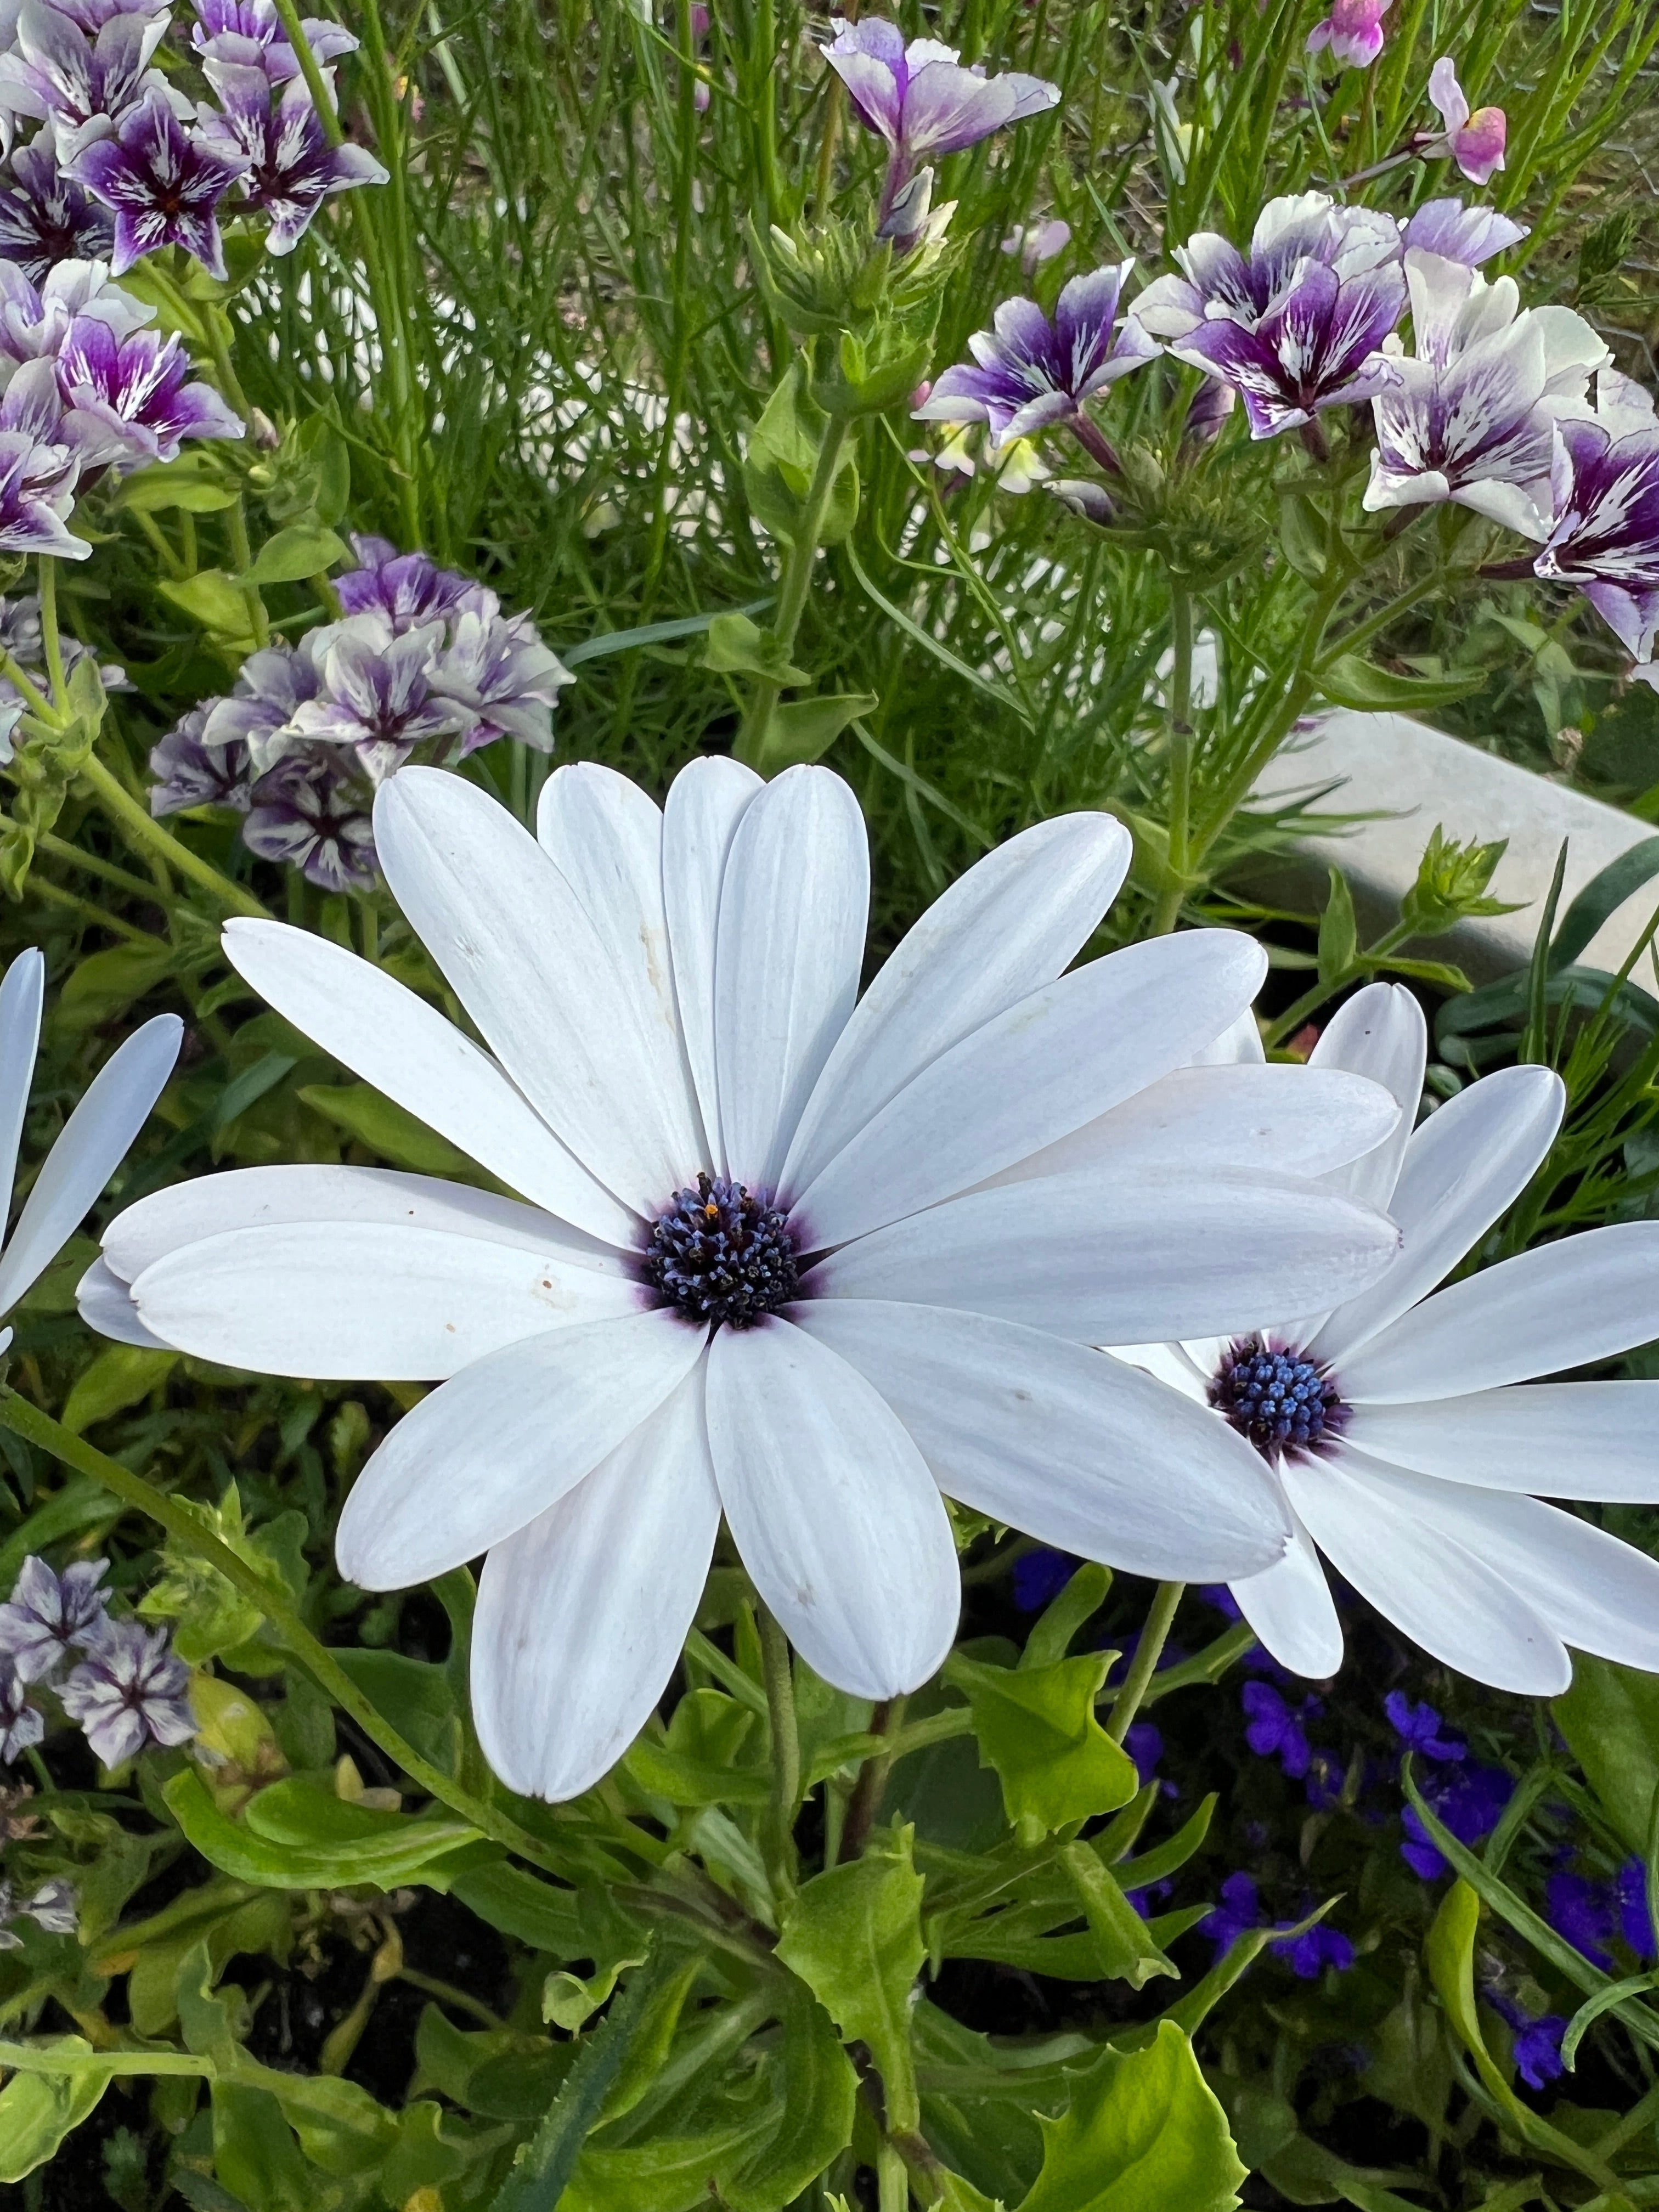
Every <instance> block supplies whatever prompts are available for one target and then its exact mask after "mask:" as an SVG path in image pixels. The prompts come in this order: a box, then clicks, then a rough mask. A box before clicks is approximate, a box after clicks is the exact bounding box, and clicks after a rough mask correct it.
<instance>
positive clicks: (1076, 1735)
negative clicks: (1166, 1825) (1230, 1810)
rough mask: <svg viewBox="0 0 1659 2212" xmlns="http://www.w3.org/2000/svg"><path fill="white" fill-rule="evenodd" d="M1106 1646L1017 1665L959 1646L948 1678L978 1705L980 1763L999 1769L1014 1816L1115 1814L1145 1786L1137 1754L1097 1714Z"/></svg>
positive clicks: (1048, 1822) (1057, 1822) (1053, 1819)
mask: <svg viewBox="0 0 1659 2212" xmlns="http://www.w3.org/2000/svg"><path fill="white" fill-rule="evenodd" d="M1108 1664H1109V1661H1108V1659H1107V1657H1106V1655H1105V1654H1104V1653H1103V1652H1089V1653H1085V1654H1084V1655H1082V1656H1079V1657H1078V1658H1075V1659H1061V1660H1060V1661H1058V1662H1056V1663H1055V1664H1054V1665H1053V1666H1050V1667H1030V1668H1021V1669H1019V1670H1018V1671H1016V1670H1014V1669H1012V1668H1006V1667H988V1666H987V1665H985V1664H984V1663H983V1662H981V1661H980V1660H976V1659H968V1658H965V1657H963V1655H962V1654H961V1653H959V1652H958V1653H957V1655H956V1656H954V1657H953V1658H952V1659H951V1660H950V1662H948V1664H947V1666H946V1668H945V1680H947V1681H949V1682H950V1683H951V1685H952V1686H954V1687H955V1688H957V1689H958V1690H960V1691H962V1692H963V1695H964V1696H965V1697H966V1698H967V1699H968V1702H969V1705H970V1706H971V1707H972V1708H973V1714H974V1734H975V1736H976V1737H977V1738H978V1740H979V1750H980V1763H981V1765H984V1766H992V1767H994V1768H995V1769H996V1773H997V1778H998V1780H999V1781H1000V1783H1001V1784H1002V1802H1003V1806H1004V1808H1005V1810H1006V1813H1007V1815H1008V1818H1009V1820H1010V1821H1013V1822H1017V1821H1018V1820H1022V1819H1032V1820H1037V1821H1038V1822H1040V1823H1041V1825H1042V1826H1043V1827H1044V1828H1062V1827H1064V1826H1066V1825H1067V1823H1068V1822H1070V1821H1073V1820H1088V1819H1090V1818H1091V1817H1092V1815H1094V1814H1097V1813H1115V1811H1116V1810H1117V1808H1118V1807H1119V1806H1120V1805H1127V1803H1128V1802H1129V1800H1130V1799H1131V1798H1132V1797H1133V1796H1134V1795H1135V1793H1136V1791H1137V1790H1139V1787H1140V1783H1139V1777H1138V1776H1137V1774H1136V1772H1135V1770H1134V1764H1133V1760H1132V1759H1130V1757H1129V1755H1128V1753H1127V1752H1126V1751H1124V1749H1123V1748H1122V1747H1121V1745H1119V1744H1115V1743H1114V1742H1113V1741H1112V1740H1111V1738H1110V1737H1109V1735H1107V1733H1106V1731H1105V1729H1103V1728H1102V1727H1101V1725H1100V1723H1099V1722H1098V1721H1097V1719H1096V1718H1095V1698H1096V1695H1097V1692H1098V1691H1099V1689H1100V1686H1101V1684H1102V1682H1103V1681H1104V1680H1105V1678H1106V1669H1107V1666H1108Z"/></svg>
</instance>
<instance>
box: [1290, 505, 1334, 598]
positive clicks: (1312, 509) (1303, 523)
mask: <svg viewBox="0 0 1659 2212" xmlns="http://www.w3.org/2000/svg"><path fill="white" fill-rule="evenodd" d="M1327 544H1328V532H1327V529H1326V526H1325V518H1324V516H1323V515H1322V513H1320V511H1319V509H1318V507H1316V505H1315V504H1314V502H1313V501H1312V500H1311V499H1310V498H1309V497H1308V495H1307V494H1306V493H1305V492H1300V491H1295V490H1291V489H1285V490H1281V492H1280V493H1279V545H1280V547H1281V549H1282V550H1283V552H1284V555H1285V559H1286V560H1287V561H1288V562H1290V564H1291V568H1294V569H1295V571H1296V573H1297V575H1298V576H1305V577H1306V578H1307V580H1308V581H1309V582H1310V583H1313V584H1316V583H1317V582H1318V581H1319V580H1320V579H1321V577H1322V576H1323V574H1324V573H1325V559H1326V548H1327Z"/></svg>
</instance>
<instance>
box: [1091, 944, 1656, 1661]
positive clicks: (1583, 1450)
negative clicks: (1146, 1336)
mask: <svg viewBox="0 0 1659 2212" xmlns="http://www.w3.org/2000/svg"><path fill="white" fill-rule="evenodd" d="M1244 1048H1245V1049H1248V1046H1246V1047H1244ZM1425 1050H1426V1036H1425V1027H1424V1021H1423V1015H1422V1011H1421V1009H1420V1008H1419V1006H1418V1003H1417V1001H1416V1000H1415V999H1414V998H1413V996H1412V994H1411V993H1410V992H1409V991H1407V990H1405V989H1403V988H1402V987H1401V986H1400V985H1398V984H1390V983H1374V984H1372V985H1370V986H1369V987H1367V988H1366V989H1365V990H1364V991H1361V992H1359V993H1358V994H1357V995H1356V996H1355V997H1354V998H1352V999H1351V1000H1349V1001H1348V1002H1347V1004H1346V1006H1343V1007H1342V1008H1341V1010H1340V1012H1339V1013H1338V1014H1337V1015H1336V1016H1335V1017H1334V1019H1333V1020H1332V1021H1331V1023H1330V1024H1329V1025H1328V1027H1327V1029H1326V1030H1325V1033H1324V1035H1323V1036H1322V1037H1321V1039H1320V1041H1319V1042H1318V1044H1317V1045H1316V1047H1315V1049H1314V1053H1313V1056H1312V1064H1313V1065H1314V1066H1318V1067H1322V1068H1327V1069H1331V1068H1348V1069H1352V1070H1358V1071H1362V1072H1363V1073H1365V1074H1368V1075H1370V1076H1372V1077H1374V1078H1375V1079H1376V1080H1378V1081H1379V1082H1382V1083H1385V1084H1386V1085H1388V1086H1389V1089H1390V1090H1391V1091H1393V1092H1394V1094H1395V1097H1396V1098H1398V1099H1399V1101H1400V1102H1401V1105H1402V1107H1404V1109H1406V1110H1405V1112H1404V1114H1403V1115H1402V1117H1401V1121H1400V1124H1399V1126H1398V1128H1397V1130H1396V1132H1395V1135H1394V1136H1393V1137H1392V1138H1391V1139H1389V1142H1387V1143H1386V1144H1384V1145H1383V1146H1380V1147H1379V1149H1378V1150H1377V1151H1376V1152H1374V1153H1372V1154H1370V1157H1369V1158H1364V1159H1361V1160H1358V1161H1356V1162H1355V1163H1354V1164H1352V1166H1350V1167H1347V1168H1345V1169H1342V1170H1338V1171H1336V1172H1335V1173H1334V1174H1333V1175H1331V1176H1328V1178H1327V1180H1328V1182H1329V1183H1330V1184H1331V1185H1332V1187H1333V1188H1340V1189H1342V1190H1344V1191H1346V1193H1347V1194H1348V1195H1349V1196H1351V1197H1354V1198H1358V1199H1361V1200H1367V1201H1369V1202H1370V1204H1372V1205H1375V1206H1386V1207H1388V1209H1389V1212H1390V1213H1391V1214H1392V1216H1393V1217H1394V1218H1395V1220H1396V1221H1397V1222H1398V1223H1399V1225H1400V1228H1401V1238H1402V1242H1401V1250H1400V1254H1399V1256H1398V1257H1397V1258H1396V1259H1395V1261H1394V1262H1393V1263H1392V1265H1391V1266H1390V1267H1389V1268H1388V1270H1387V1272H1386V1273H1384V1274H1383V1276H1382V1277H1381V1278H1380V1279H1378V1280H1377V1281H1376V1282H1374V1283H1372V1284H1371V1285H1370V1286H1369V1287H1368V1288H1367V1289H1365V1290H1364V1291H1361V1292H1359V1294H1358V1296H1357V1297H1352V1298H1350V1299H1348V1300H1346V1302H1344V1303H1343V1304H1340V1305H1338V1306H1336V1307H1335V1308H1334V1309H1332V1310H1328V1311H1325V1312H1323V1313H1316V1314H1315V1315H1314V1316H1312V1317H1311V1318H1310V1319H1307V1320H1304V1321H1303V1322H1298V1323H1294V1324H1291V1326H1289V1327H1279V1328H1256V1329H1253V1330H1251V1331H1249V1332H1247V1333H1245V1334H1243V1335H1241V1336H1238V1337H1237V1338H1234V1339H1231V1340H1211V1341H1209V1342H1206V1343H1188V1344H1186V1345H1176V1346H1130V1347H1126V1348H1124V1349H1123V1350H1122V1352H1121V1354H1120V1356H1121V1357H1123V1358H1130V1359H1133V1360H1134V1361H1135V1362H1136V1363H1137V1364H1139V1365H1141V1366H1144V1367H1146V1368H1149V1369H1151V1370H1152V1371H1153V1372H1154V1373H1156V1374H1158V1375H1161V1376H1164V1378H1165V1379H1166V1380H1167V1381H1168V1382H1170V1383H1174V1384H1175V1385H1176V1388H1177V1389H1181V1390H1182V1391H1183V1392H1184V1393H1186V1394H1187V1395H1188V1396H1189V1397H1190V1398H1193V1399H1195V1400H1198V1401H1204V1402H1207V1403H1208V1404H1210V1405H1211V1406H1212V1407H1214V1408H1215V1411H1216V1413H1217V1414H1218V1415H1219V1416H1221V1417H1222V1419H1218V1423H1217V1425H1218V1426H1220V1425H1223V1424H1224V1421H1225V1423H1226V1424H1231V1425H1232V1426H1234V1428H1235V1429H1236V1430H1237V1432H1238V1433H1240V1434H1242V1435H1243V1436H1245V1437H1249V1439H1250V1440H1251V1441H1252V1442H1253V1443H1255V1446H1256V1448H1257V1449H1258V1450H1259V1451H1260V1453H1261V1455H1262V1457H1263V1462H1264V1464H1266V1463H1271V1464H1272V1465H1273V1468H1275V1469H1276V1471H1277V1473H1278V1474H1279V1480H1281V1481H1282V1483H1283V1484H1284V1486H1285V1496H1286V1498H1287V1500H1288V1502H1289V1504H1290V1506H1291V1511H1292V1515H1293V1516H1294V1519H1295V1522H1296V1530H1295V1534H1294V1536H1293V1538H1292V1541H1291V1545H1290V1547H1289V1549H1288V1550H1287V1551H1286V1553H1285V1556H1284V1557H1283V1559H1280V1560H1279V1561H1278V1562H1277V1563H1276V1564H1275V1565H1273V1566H1271V1567H1269V1568H1267V1570H1266V1571H1263V1572H1261V1573H1259V1574H1255V1575H1252V1576H1249V1577H1245V1578H1243V1579H1235V1580H1234V1581H1233V1583H1232V1589H1233V1595H1234V1596H1235V1597H1236V1598H1237V1601H1238V1603H1239V1605H1240V1607H1241V1608H1242V1609H1243V1613H1244V1615H1245V1618H1246V1619H1247V1620H1249V1623H1250V1626H1252V1627H1253V1628H1254V1629H1255V1632H1256V1633H1257V1635H1258V1636H1259V1637H1260V1638H1261V1641H1262V1643H1263V1644H1266V1646H1267V1649H1268V1650H1269V1651H1271V1652H1272V1653H1273V1656H1274V1657H1275V1658H1276V1659H1278V1660H1279V1661H1280V1662H1281V1663H1282V1664H1284V1665H1285V1666H1286V1667H1289V1668H1293V1669H1294V1670H1295V1671H1296V1672H1297V1674H1310V1675H1316V1676H1322V1675H1328V1674H1334V1673H1335V1671H1336V1669H1337V1668H1338V1667H1339V1666H1340V1663H1341V1660H1342V1628H1341V1624H1340V1621H1339V1620H1338V1618H1337V1613H1336V1607H1335V1606H1334V1603H1333V1601H1332V1598H1331V1594H1330V1589H1329V1587H1328V1583H1327V1582H1326V1579H1325V1575H1324V1571H1323V1569H1322V1566H1321V1564H1320V1556H1319V1555H1320V1553H1323V1554H1324V1555H1325V1557H1326V1559H1328V1560H1329V1561H1330V1563H1331V1565H1333V1566H1334V1567H1335V1568H1336V1569H1337V1571H1339V1573H1340V1574H1342V1575H1343V1576H1345V1577H1346V1579H1347V1580H1348V1581H1349V1582H1350V1583H1352V1585H1353V1587H1354V1589H1357V1590H1358V1591H1359V1592H1360V1593H1361V1595H1363V1596H1364V1597H1366V1598H1368V1599H1369V1600H1370V1602H1371V1603H1372V1604H1373V1605H1374V1606H1376V1608H1377V1609H1378V1611H1379V1612H1381V1613H1386V1614H1387V1615H1388V1617H1389V1620H1392V1621H1394V1622H1395V1625H1396V1626H1398V1627H1400V1628H1401V1629H1403V1630H1404V1632H1405V1633H1406V1634H1407V1636H1409V1637H1410V1638H1412V1639H1413V1642H1414V1643H1417V1644H1421V1645H1422V1646H1423V1648H1424V1649H1425V1650H1426V1651H1429V1652H1431V1653H1432V1654H1433V1656H1435V1657H1436V1658H1437V1659H1441V1660H1443V1661H1444V1662H1446V1664H1447V1665H1448V1666H1451V1667H1455V1668H1457V1669H1458V1670H1459V1672H1460V1673H1462V1674H1468V1675H1470V1676H1472V1677H1473V1678H1474V1680H1476V1681H1480V1682H1489V1683H1491V1684H1492V1685H1493V1686H1494V1687H1496V1688H1498V1689H1504V1690H1517V1691H1521V1692H1526V1693H1528V1694H1531V1695H1535V1696H1540V1697H1551V1696H1554V1695H1555V1694H1557V1693H1558V1692H1560V1691H1562V1690H1564V1689H1565V1687H1566V1686H1567V1684H1568V1682H1569V1681H1570V1680H1571V1674H1572V1668H1571V1661H1570V1659H1569V1657H1568V1656H1567V1649H1566V1647H1567V1646H1569V1645H1573V1646H1576V1647H1577V1649H1578V1650H1583V1651H1592V1652H1595V1653H1598V1654H1600V1655H1601V1656H1602V1657H1604V1658H1608V1659H1616V1660H1620V1661H1622V1662H1625V1663H1626V1665H1629V1666H1633V1667H1644V1668H1650V1669H1656V1670H1659V1564H1656V1563H1655V1562H1654V1561H1653V1560H1652V1559H1649V1558H1648V1557H1647V1555H1646V1554H1645V1553H1642V1552H1638V1551H1637V1550H1635V1549H1634V1548H1633V1547H1632V1546H1631V1545H1628V1544H1623V1543H1620V1542H1619V1541H1618V1540H1617V1539H1616V1538H1614V1537H1613V1536H1610V1535H1608V1534H1606V1533H1605V1532H1604V1531H1603V1530H1601V1529H1600V1528H1595V1527H1594V1526H1593V1525H1592V1524H1591V1523H1590V1522H1587V1521H1584V1520H1581V1519H1580V1518H1579V1517H1578V1516H1577V1515H1576V1514H1573V1513H1571V1512H1566V1511H1564V1510H1562V1509H1561V1508H1560V1507H1559V1506H1557V1505H1550V1504H1545V1503H1544V1502H1543V1498H1544V1497H1547V1498H1569V1499H1595V1500H1601V1501H1604V1502H1611V1501H1618V1502H1623V1503H1626V1504H1655V1503H1659V1382H1642V1381H1621V1382H1602V1383H1595V1382H1591V1383H1534V1382H1533V1381H1532V1380H1531V1379H1530V1378H1531V1377H1533V1376H1539V1375H1545V1376H1547V1375H1559V1374H1564V1373H1571V1370H1573V1369H1575V1368H1580V1367H1587V1366H1592V1365H1594V1364H1595V1363H1597V1362H1598V1361H1601V1360H1605V1359H1609V1358H1613V1356H1614V1355H1616V1354H1617V1353H1619V1352H1626V1351H1629V1350H1630V1349H1631V1348H1632V1346H1636V1345H1640V1344H1645V1343H1648V1342H1650V1340H1653V1339H1654V1338H1656V1337H1659V1222H1649V1221H1638V1222H1626V1223H1619V1224H1616V1225H1613V1226H1612V1227H1609V1228H1604V1229H1595V1230H1590V1231H1587V1232H1586V1233H1584V1234H1583V1235H1581V1236H1577V1237H1564V1238H1562V1239H1561V1240H1560V1241H1559V1242H1558V1243H1549V1244H1541V1245H1538V1246H1535V1247H1534V1249H1532V1250H1530V1251H1528V1252H1523V1253H1522V1254H1520V1255H1518V1256H1516V1257H1515V1258H1513V1259H1509V1260H1504V1261H1499V1262H1498V1264H1497V1265H1496V1266H1495V1267H1487V1268H1485V1269H1483V1270H1482V1271H1481V1272H1480V1273H1476V1274H1473V1275H1469V1276H1467V1277H1465V1278H1464V1279H1462V1280H1460V1281H1457V1282H1455V1283H1452V1284H1450V1285H1449V1286H1448V1287H1446V1288H1445V1289H1440V1288H1439V1287H1438V1285H1441V1284H1443V1283H1444V1282H1445V1279H1446V1278H1447V1276H1448V1275H1449V1274H1450V1273H1452V1272H1453V1270H1454V1269H1455V1267H1457V1265H1458V1263H1459V1262H1460V1261H1462V1259H1464V1257H1465V1256H1466V1255H1468V1253H1469V1252H1470V1251H1471V1250H1473V1249H1474V1247H1475V1246H1476V1245H1477V1244H1478V1243H1480V1239H1481V1237H1484V1236H1485V1235H1486V1231H1488V1230H1489V1229H1490V1228H1491V1227H1492V1224H1493V1223H1494V1222H1495V1221H1497V1220H1498V1218H1499V1216H1500V1215H1501V1214H1503V1213H1504V1211H1505V1210H1506V1209H1507V1208H1508V1207H1509V1206H1510V1205H1512V1204H1513V1202H1514V1201H1515V1200H1516V1198H1517V1197H1518V1196H1519V1195H1520V1194H1521V1192H1522V1190H1523V1189H1524V1188H1526V1185H1527V1184H1528V1182H1530V1180H1531V1179H1532V1176H1534V1173H1535V1172H1536V1170H1537V1169H1538V1167H1539V1165H1540V1164H1541V1162H1542V1160H1543V1158H1544V1156H1545V1154H1546V1153H1547V1152H1548V1151H1549V1148H1550V1146H1551V1145H1552V1143H1553V1141H1554V1138H1555V1133H1556V1131H1557V1129H1558V1128H1559V1126H1560V1121H1561V1115H1562V1110H1563V1108H1564V1106H1565V1091H1564V1089H1563V1087H1562V1085H1561V1081H1560V1079H1559V1077H1558V1076H1557V1075H1555V1074H1554V1073H1553V1072H1552V1071H1551V1070H1550V1069H1548V1068H1544V1067H1532V1066H1522V1067H1510V1068H1505V1069H1503V1070H1501V1071H1500V1072H1499V1073H1497V1074H1494V1075H1488V1076H1486V1077H1485V1078H1484V1079H1482V1080H1481V1081H1480V1082H1478V1083H1474V1084H1471V1085H1469V1087H1468V1089H1467V1090H1466V1091H1461V1092H1460V1093H1459V1094H1458V1095H1457V1097H1455V1098H1452V1099H1450V1100H1449V1101H1448V1102H1447V1103H1445V1104H1444V1105H1443V1106H1441V1107H1439V1108H1437V1110H1436V1111H1435V1112H1434V1113H1433V1114H1431V1115H1430V1116H1429V1118H1428V1119H1427V1120H1426V1121H1425V1122H1423V1124H1422V1125H1421V1127H1418V1128H1416V1129H1413V1121H1414V1120H1415V1116H1416V1112H1417V1107H1418V1103H1419V1097H1420V1095H1421V1091H1422V1086H1423V1070H1424V1061H1425ZM1534 1492H1541V1493H1543V1497H1540V1496H1537V1495H1534V1494H1533V1493H1534Z"/></svg>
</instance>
